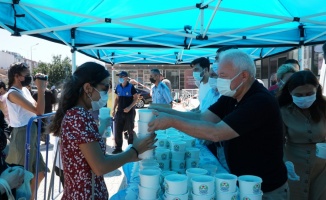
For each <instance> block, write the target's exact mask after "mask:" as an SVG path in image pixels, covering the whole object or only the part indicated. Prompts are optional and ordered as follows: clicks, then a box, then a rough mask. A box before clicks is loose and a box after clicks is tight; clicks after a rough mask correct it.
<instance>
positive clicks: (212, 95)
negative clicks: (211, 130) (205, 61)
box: [200, 63, 221, 112]
mask: <svg viewBox="0 0 326 200" xmlns="http://www.w3.org/2000/svg"><path fill="white" fill-rule="evenodd" d="M217 68H218V65H217V64H216V63H215V64H213V65H212V66H211V69H210V70H209V77H208V84H209V85H210V87H211V89H210V90H209V91H208V92H207V94H206V96H205V97H204V99H203V103H202V105H201V106H200V112H205V111H206V110H207V109H208V108H209V107H210V106H211V105H213V104H214V103H215V102H217V100H218V99H219V98H220V96H221V94H220V93H219V92H218V89H217V77H218V75H217Z"/></svg>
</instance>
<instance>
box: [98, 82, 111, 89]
mask: <svg viewBox="0 0 326 200" xmlns="http://www.w3.org/2000/svg"><path fill="white" fill-rule="evenodd" d="M99 85H103V86H104V87H105V91H108V90H109V89H110V86H111V85H110V84H107V83H99Z"/></svg>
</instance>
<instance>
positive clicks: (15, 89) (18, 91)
mask: <svg viewBox="0 0 326 200" xmlns="http://www.w3.org/2000/svg"><path fill="white" fill-rule="evenodd" d="M10 89H13V90H16V91H17V92H19V93H20V91H19V90H18V89H17V88H15V87H13V86H12V87H10V88H9V90H10Z"/></svg>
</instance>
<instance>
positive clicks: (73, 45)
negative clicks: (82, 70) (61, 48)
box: [71, 39, 76, 73]
mask: <svg viewBox="0 0 326 200" xmlns="http://www.w3.org/2000/svg"><path fill="white" fill-rule="evenodd" d="M71 46H72V47H73V48H74V47H75V39H72V40H71ZM71 60H72V70H71V73H74V72H75V71H76V51H75V50H74V49H73V50H72V53H71Z"/></svg>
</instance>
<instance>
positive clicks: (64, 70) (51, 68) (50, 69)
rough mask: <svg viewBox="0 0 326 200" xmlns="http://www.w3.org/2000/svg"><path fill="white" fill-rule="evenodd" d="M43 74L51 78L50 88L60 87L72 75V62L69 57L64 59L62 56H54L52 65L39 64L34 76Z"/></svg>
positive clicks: (49, 79)
mask: <svg viewBox="0 0 326 200" xmlns="http://www.w3.org/2000/svg"><path fill="white" fill-rule="evenodd" d="M36 73H42V74H46V75H48V76H49V78H48V86H49V87H51V86H52V85H56V86H59V85H60V84H61V83H62V82H63V80H64V79H65V78H66V77H67V76H68V75H70V74H71V60H70V59H69V58H68V57H65V58H64V59H62V57H61V55H54V56H52V62H51V63H44V62H41V63H39V65H38V67H36V68H34V70H33V75H35V74H36Z"/></svg>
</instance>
